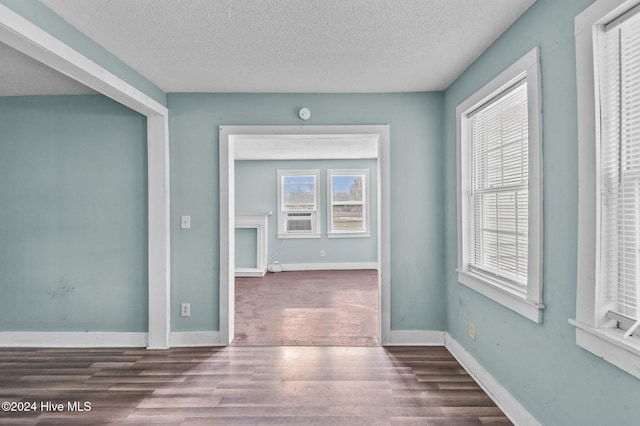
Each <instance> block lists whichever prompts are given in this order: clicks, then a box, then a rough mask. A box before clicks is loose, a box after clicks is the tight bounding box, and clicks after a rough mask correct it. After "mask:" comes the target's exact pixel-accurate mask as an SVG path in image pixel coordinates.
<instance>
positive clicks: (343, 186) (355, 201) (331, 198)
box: [327, 169, 371, 238]
mask: <svg viewBox="0 0 640 426" xmlns="http://www.w3.org/2000/svg"><path fill="white" fill-rule="evenodd" d="M368 180H369V170H368V169H357V170H337V169H329V170H327V188H328V190H327V198H328V203H327V206H328V214H327V217H328V226H327V228H328V233H327V235H328V237H329V238H339V237H368V236H370V235H371V234H370V231H369V192H368V183H369V182H368Z"/></svg>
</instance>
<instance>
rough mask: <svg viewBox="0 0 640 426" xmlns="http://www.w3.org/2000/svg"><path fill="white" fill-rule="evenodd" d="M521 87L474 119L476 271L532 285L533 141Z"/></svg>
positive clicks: (473, 249) (524, 89)
mask: <svg viewBox="0 0 640 426" xmlns="http://www.w3.org/2000/svg"><path fill="white" fill-rule="evenodd" d="M527 108H528V106H527V84H526V81H524V80H523V81H521V82H519V83H517V84H516V85H515V86H513V87H511V88H509V89H507V90H506V91H505V93H503V94H501V95H499V96H498V97H497V98H494V99H493V100H491V101H490V102H488V103H487V104H485V105H483V106H482V107H480V109H478V110H477V111H475V112H474V113H473V115H472V117H471V140H472V146H473V147H472V167H473V171H472V179H473V181H472V185H473V186H472V187H473V192H474V194H473V198H472V200H473V201H472V202H473V230H472V235H471V238H472V241H473V244H471V246H470V247H469V250H470V254H471V259H472V264H473V266H475V267H477V268H480V269H484V270H486V271H490V272H491V273H494V274H497V275H500V276H502V277H504V278H506V279H508V280H510V281H515V282H517V283H519V284H521V285H526V283H527V275H528V270H527V268H528V264H527V259H528V222H529V208H528V207H529V206H528V197H529V192H528V176H529V170H528V169H529V154H528V149H529V148H528V147H529V139H528V114H527Z"/></svg>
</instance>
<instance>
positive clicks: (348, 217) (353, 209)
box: [332, 204, 365, 230]
mask: <svg viewBox="0 0 640 426" xmlns="http://www.w3.org/2000/svg"><path fill="white" fill-rule="evenodd" d="M362 211H363V210H362V204H360V205H354V204H334V205H333V224H332V227H333V229H350V230H363V229H365V222H364V216H363V215H362Z"/></svg>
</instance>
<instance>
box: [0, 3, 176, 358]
mask: <svg viewBox="0 0 640 426" xmlns="http://www.w3.org/2000/svg"><path fill="white" fill-rule="evenodd" d="M0 42H3V43H5V44H7V45H9V46H11V47H13V48H14V49H16V50H18V51H19V52H22V53H24V54H25V55H27V56H29V57H31V58H33V59H35V60H37V61H39V62H41V63H43V64H45V65H47V66H49V67H51V68H53V69H54V70H57V71H59V72H60V73H62V74H64V75H66V76H68V77H70V78H72V79H74V80H76V81H78V82H79V83H81V84H84V85H85V86H87V87H90V88H92V89H94V90H96V91H98V92H100V93H102V94H103V95H105V96H108V97H110V98H111V99H113V100H115V101H116V102H119V103H121V104H122V105H125V106H127V107H129V108H131V109H132V110H134V111H136V112H138V113H140V114H143V115H145V116H146V117H147V147H148V149H147V168H148V205H149V209H148V210H149V212H148V215H149V216H148V219H149V220H148V231H149V237H148V256H149V277H148V280H149V284H148V285H149V301H148V303H149V337H148V345H149V348H154V349H163V348H168V347H169V326H170V307H169V304H170V285H171V273H170V262H171V259H170V244H169V239H170V204H169V201H170V197H169V188H170V184H169V124H168V123H169V118H168V116H169V111H168V109H167V108H166V107H165V106H164V105H162V104H160V103H159V102H157V101H156V100H154V99H152V98H151V97H149V96H147V95H146V94H145V93H143V92H141V91H140V90H138V89H137V88H135V87H134V86H132V85H130V84H129V83H127V82H126V81H124V80H122V79H120V78H119V77H118V76H116V75H115V74H113V73H111V72H109V71H107V70H106V69H105V68H103V67H101V66H100V65H98V64H96V63H95V62H93V61H92V60H90V59H89V58H87V57H86V56H84V55H82V54H81V53H80V52H78V51H76V50H74V49H72V48H71V47H70V46H68V45H67V44H65V43H63V42H62V41H60V40H59V39H57V38H55V37H53V36H52V35H51V34H49V33H47V32H46V31H44V30H43V29H42V28H40V27H38V26H37V25H34V24H33V23H32V22H30V21H29V20H27V19H25V18H24V17H22V16H21V15H19V14H17V13H15V12H14V11H13V10H11V9H10V8H8V7H7V6H5V5H2V4H0Z"/></svg>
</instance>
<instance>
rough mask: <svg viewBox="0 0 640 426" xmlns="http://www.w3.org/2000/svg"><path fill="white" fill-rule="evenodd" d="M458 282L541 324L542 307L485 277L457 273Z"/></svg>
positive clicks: (468, 273)
mask: <svg viewBox="0 0 640 426" xmlns="http://www.w3.org/2000/svg"><path fill="white" fill-rule="evenodd" d="M458 281H459V282H460V284H463V285H465V286H467V287H469V288H471V289H472V290H475V291H477V292H478V293H480V294H482V295H483V296H485V297H488V298H489V299H491V300H493V301H494V302H497V303H499V304H501V305H503V306H505V307H506V308H509V309H511V310H512V311H514V312H516V313H518V314H520V315H522V316H523V317H525V318H527V319H529V320H531V321H533V322H535V323H537V324H540V323H542V310H543V309H544V305H543V304H541V303H536V302H533V301H532V300H529V299H525V298H524V297H522V296H521V295H520V294H518V293H517V292H515V291H513V290H510V289H508V288H506V287H502V286H500V285H499V283H498V282H497V281H496V282H495V283H493V282H491V281H489V280H487V279H486V277H483V276H480V275H476V274H473V273H470V272H460V271H458Z"/></svg>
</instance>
